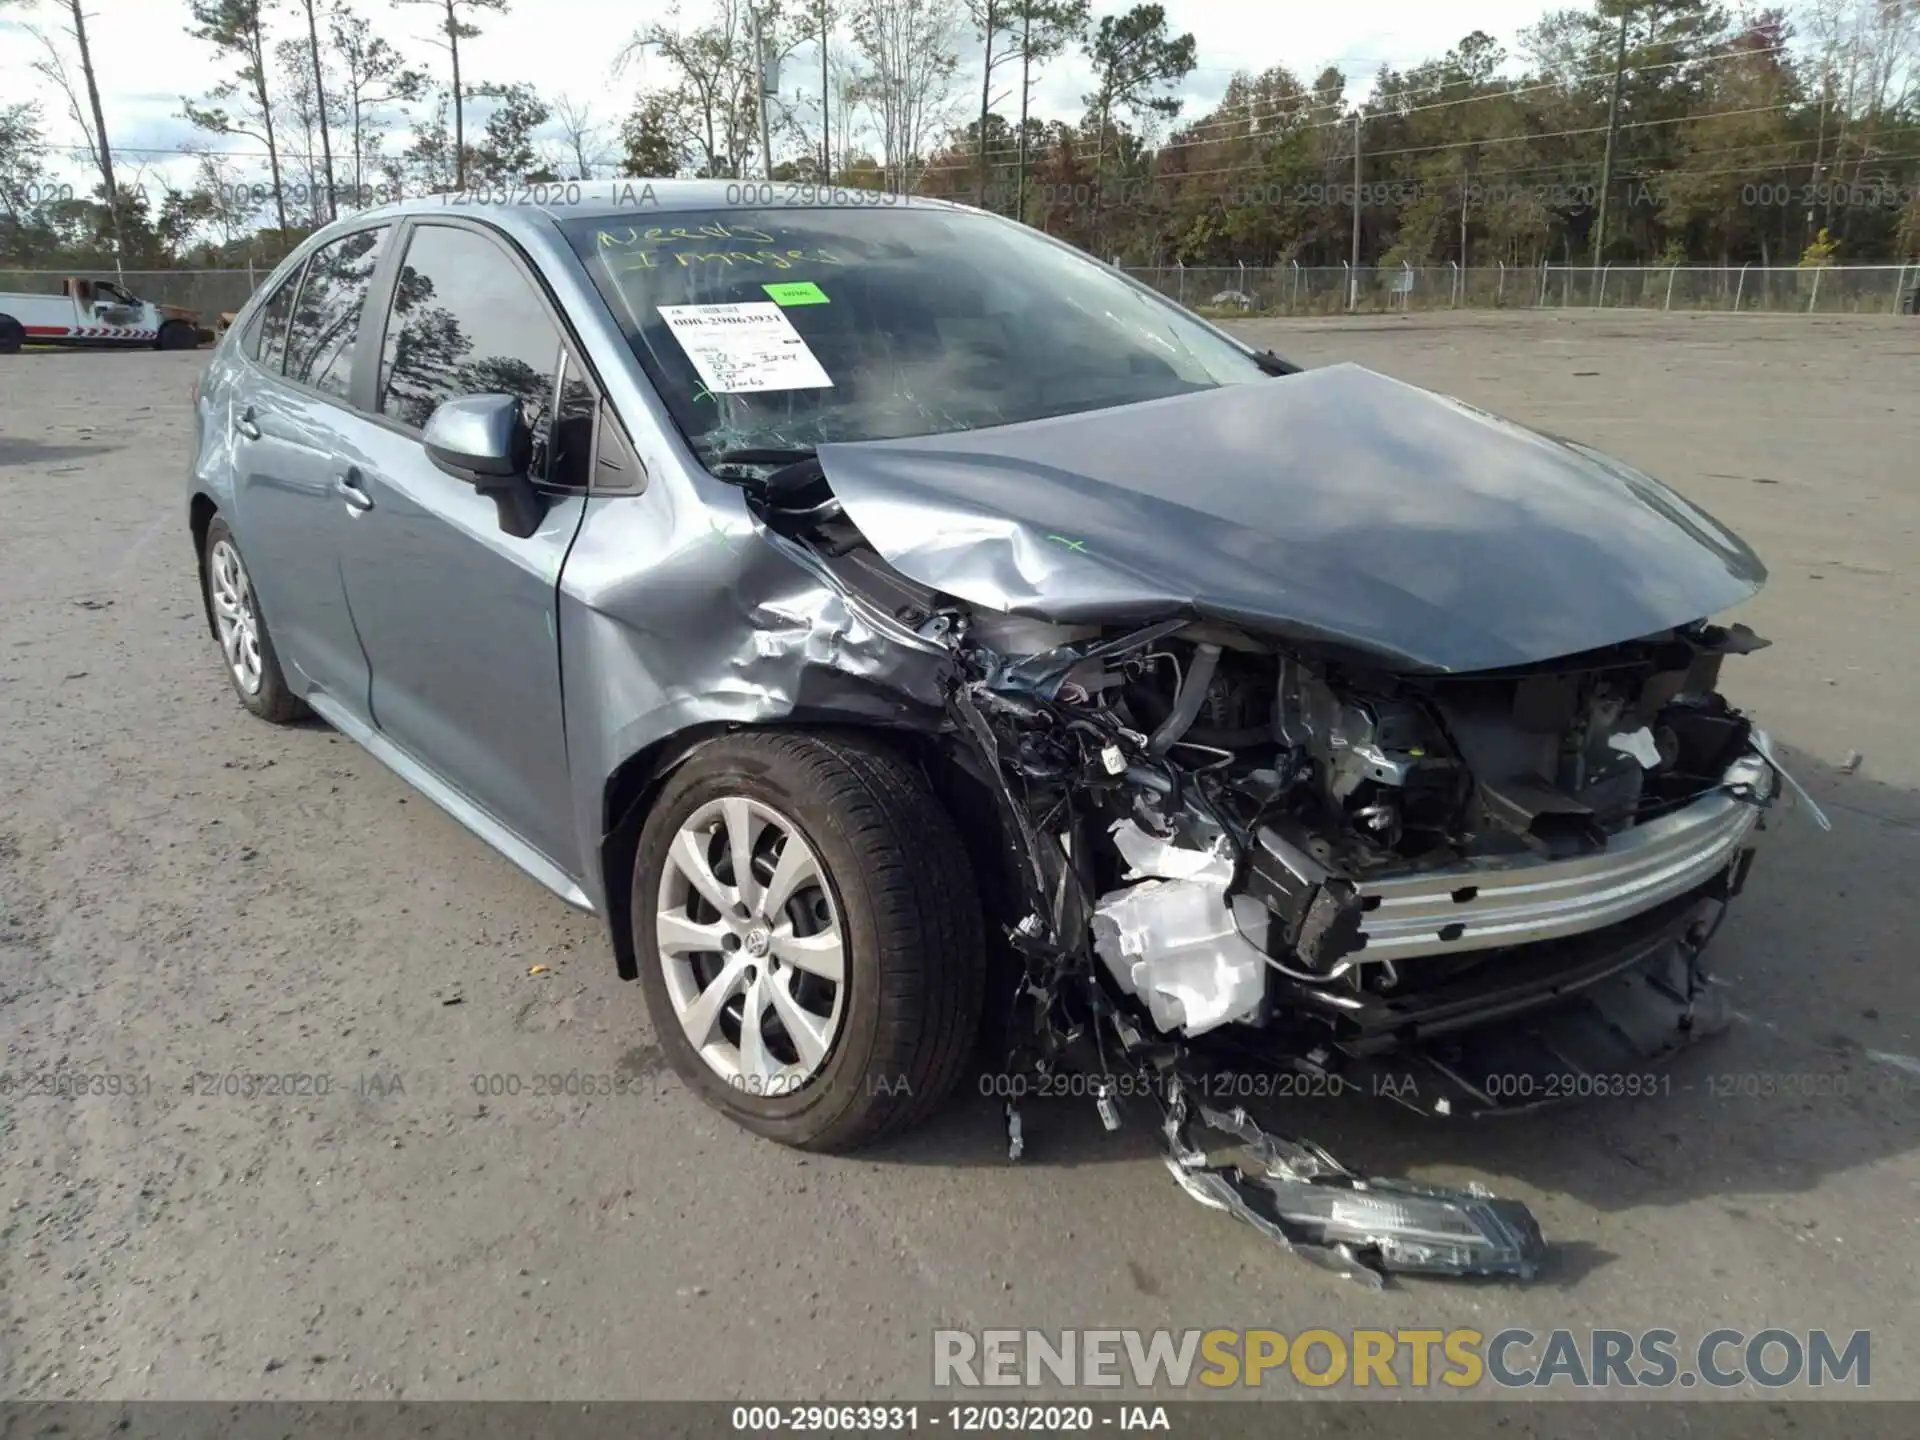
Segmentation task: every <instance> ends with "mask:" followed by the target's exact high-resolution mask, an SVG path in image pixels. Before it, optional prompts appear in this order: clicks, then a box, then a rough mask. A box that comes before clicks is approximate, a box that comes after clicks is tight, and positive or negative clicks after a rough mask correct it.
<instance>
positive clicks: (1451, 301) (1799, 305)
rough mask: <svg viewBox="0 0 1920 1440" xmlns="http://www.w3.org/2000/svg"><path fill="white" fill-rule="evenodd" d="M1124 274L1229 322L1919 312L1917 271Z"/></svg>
mask: <svg viewBox="0 0 1920 1440" xmlns="http://www.w3.org/2000/svg"><path fill="white" fill-rule="evenodd" d="M1127 273H1128V274H1129V275H1131V276H1133V277H1134V278H1135V279H1137V280H1140V281H1142V282H1144V283H1145V284H1148V285H1151V286H1152V287H1153V288H1154V289H1156V290H1158V291H1159V292H1160V293H1161V294H1163V295H1166V296H1169V297H1171V298H1172V299H1175V300H1178V301H1179V302H1180V303H1181V304H1183V305H1190V306H1195V307H1197V308H1200V309H1203V310H1208V311H1213V312H1224V313H1228V314H1232V313H1234V312H1247V313H1255V314H1265V315H1340V314H1345V313H1347V312H1348V311H1358V312H1362V313H1371V314H1384V313H1387V312H1390V311H1399V310H1408V311H1412V310H1428V311H1430V310H1498V309H1543V308H1544V309H1616V310H1723V311H1727V312H1730V313H1731V312H1735V311H1739V312H1743V313H1744V312H1749V311H1752V312H1769V313H1775V314H1781V313H1788V314H1790V313H1795V312H1799V313H1804V314H1810V315H1894V314H1900V313H1902V312H1905V313H1909V314H1911V313H1914V311H1915V307H1916V305H1917V304H1920V264H1913V265H1823V266H1811V265H1809V266H1798V265H1637V266H1627V265H1541V266H1527V267H1523V266H1517V265H1498V266H1493V267H1486V266H1472V267H1467V268H1462V267H1461V266H1458V265H1451V264H1449V265H1367V266H1362V267H1360V268H1359V269H1358V270H1355V269H1352V268H1350V267H1348V266H1345V265H1340V266H1328V265H1318V266H1316V265H1278V266H1251V265H1238V266H1192V265H1187V266H1182V265H1166V266H1150V267H1128V269H1127Z"/></svg>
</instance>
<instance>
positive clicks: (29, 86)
mask: <svg viewBox="0 0 1920 1440" xmlns="http://www.w3.org/2000/svg"><path fill="white" fill-rule="evenodd" d="M348 3H349V4H350V5H351V6H352V7H353V8H355V9H357V10H359V12H360V13H361V14H363V15H365V16H366V17H367V18H369V19H370V20H372V21H373V22H374V25H375V27H376V30H377V32H378V33H379V34H382V35H384V36H385V37H386V38H387V39H388V40H389V41H390V42H392V43H394V44H396V45H398V46H399V47H400V49H401V50H402V52H403V53H404V54H406V55H407V57H408V58H409V59H410V60H412V61H413V62H414V63H416V64H420V65H423V66H426V67H428V68H430V69H432V70H433V71H434V72H435V76H436V79H438V78H440V76H439V74H438V72H439V71H441V70H444V69H445V67H446V52H445V50H444V49H441V48H436V47H435V46H434V45H433V44H432V43H430V42H429V41H428V40H427V38H426V37H427V36H428V35H430V34H431V32H432V17H433V15H434V13H435V11H434V10H433V9H431V8H426V7H421V6H416V5H408V6H405V7H402V8H395V7H393V6H392V5H391V4H390V3H389V0H348ZM1589 3H1590V0H1564V3H1563V4H1550V3H1546V0H1472V3H1471V4H1466V5H1453V4H1433V3H1431V0H1371V3H1368V4H1364V5H1361V4H1355V5H1340V4H1325V3H1301V0H1293V3H1278V4H1276V3H1273V0H1164V4H1165V8H1166V10H1167V15H1168V19H1169V22H1170V27H1171V29H1172V30H1173V33H1175V34H1176V35H1177V34H1180V33H1183V32H1189V31H1190V32H1191V33H1192V34H1193V36H1194V39H1195V42H1196V45H1197V49H1198V55H1199V66H1198V68H1197V69H1196V70H1195V71H1194V72H1193V74H1192V75H1190V76H1189V77H1188V79H1187V82H1186V84H1185V85H1184V86H1183V87H1182V90H1181V94H1182V96H1183V98H1184V100H1185V104H1184V106H1183V108H1182V112H1181V113H1182V114H1183V115H1185V116H1197V115H1200V114H1203V113H1205V111H1206V110H1207V109H1208V108H1210V106H1211V105H1212V104H1213V103H1214V102H1215V101H1216V100H1217V99H1218V98H1219V96H1220V93H1221V92H1222V90H1224V88H1225V87H1226V84H1227V82H1228V80H1229V79H1231V78H1232V76H1233V74H1234V73H1235V72H1236V71H1237V70H1248V71H1254V72H1258V71H1260V70H1263V69H1266V68H1268V67H1270V66H1272V65H1275V64H1283V65H1285V66H1287V67H1288V68H1289V69H1291V70H1292V71H1293V72H1294V73H1295V74H1296V75H1297V76H1299V77H1300V78H1301V79H1302V80H1303V81H1309V82H1310V81H1311V80H1312V78H1313V77H1314V76H1315V75H1317V74H1318V73H1319V72H1320V71H1321V70H1322V69H1323V68H1325V67H1326V66H1327V65H1330V64H1337V65H1339V66H1340V67H1341V68H1342V69H1343V70H1344V71H1345V72H1346V73H1347V74H1348V76H1349V77H1352V78H1355V79H1361V78H1364V77H1366V76H1369V75H1371V74H1372V73H1373V72H1375V71H1376V70H1378V69H1379V67H1380V66H1381V65H1382V64H1389V65H1393V66H1396V67H1402V68H1404V67H1406V66H1410V65H1413V64H1417V63H1419V62H1420V61H1422V60H1427V59H1432V58H1435V57H1437V56H1439V55H1441V54H1444V53H1445V52H1446V51H1447V50H1448V49H1450V48H1451V47H1452V46H1453V45H1454V44H1455V42H1457V41H1458V40H1459V39H1460V38H1461V37H1462V36H1464V35H1466V34H1467V33H1469V32H1470V31H1472V30H1475V29H1480V30H1485V31H1487V32H1488V33H1489V34H1491V35H1493V36H1494V37H1495V38H1496V39H1498V40H1499V41H1501V42H1502V43H1503V44H1505V45H1507V46H1508V48H1509V49H1510V50H1511V49H1512V48H1514V37H1515V35H1516V34H1517V32H1518V31H1520V30H1521V29H1523V28H1525V27H1526V26H1529V25H1531V24H1533V23H1534V22H1535V21H1537V20H1538V19H1539V18H1540V16H1541V15H1542V14H1544V13H1545V12H1546V11H1548V10H1550V9H1560V8H1579V9H1585V8H1589ZM1130 4H1131V0H1094V6H1093V12H1094V14H1095V16H1096V17H1097V16H1099V15H1103V14H1117V13H1119V12H1120V11H1122V10H1124V9H1127V8H1129V5H1130ZM703 9H704V0H684V4H683V5H682V6H681V11H682V14H683V16H685V17H686V18H687V19H688V20H689V21H691V20H692V19H693V18H695V17H697V16H698V15H699V14H700V13H701V12H702V10H703ZM65 11H66V0H27V5H26V8H25V9H24V10H22V9H20V8H17V0H16V5H15V6H14V7H9V8H8V9H7V10H6V12H5V14H6V17H7V18H5V19H0V103H5V102H11V101H15V100H18V99H20V98H22V97H31V98H37V99H39V100H40V101H41V107H42V120H43V128H44V131H45V133H46V136H47V139H48V141H49V142H50V143H52V144H57V145H62V146H70V147H77V146H79V144H80V141H81V135H80V132H79V130H78V129H77V127H76V126H75V125H74V124H73V123H72V121H71V120H70V119H69V118H68V115H67V110H66V103H65V100H64V97H62V96H60V95H59V94H58V92H57V91H56V90H55V89H54V88H53V87H52V86H51V85H49V84H48V83H47V82H46V81H45V80H43V79H41V77H39V76H38V75H36V74H35V73H34V72H33V70H32V68H31V65H32V62H33V60H34V59H35V57H36V56H38V55H40V54H42V53H43V52H42V51H41V48H40V45H39V42H38V41H36V40H35V39H34V37H33V36H32V35H31V34H29V33H28V32H27V31H26V30H25V29H24V28H23V27H22V22H23V21H25V22H26V23H31V24H36V25H38V26H39V27H41V28H42V29H44V30H46V31H47V32H48V33H49V34H54V35H55V36H56V38H57V39H58V40H59V41H60V42H61V43H62V44H64V45H66V46H67V48H68V50H69V52H70V51H71V44H70V42H68V41H67V40H66V37H65V36H64V34H63V33H61V22H62V19H63V17H64V15H65ZM275 12H276V21H275V25H276V29H275V31H274V36H273V38H279V37H281V36H285V35H292V34H295V33H297V30H296V21H295V18H294V17H295V15H296V14H297V13H298V12H297V7H295V6H293V5H291V4H288V3H285V0H282V3H280V4H279V5H277V6H276V7H275ZM669 13H670V9H669V6H667V5H664V4H649V5H631V6H629V5H615V4H611V3H607V0H512V8H511V9H510V10H509V11H508V12H507V13H506V14H504V15H497V14H488V13H486V12H481V13H480V14H479V15H478V16H477V17H476V19H477V21H478V23H479V24H480V25H481V27H482V32H483V33H482V34H481V36H480V37H479V38H478V39H476V40H470V41H467V42H465V43H463V44H462V46H461V69H462V72H463V78H465V79H466V80H468V81H469V82H481V81H495V82H502V83H509V82H514V81H525V82H527V83H530V84H532V85H533V86H534V87H535V88H536V89H537V90H538V91H539V92H540V93H541V94H542V95H543V96H545V97H548V98H549V99H551V98H552V97H554V96H556V95H562V94H565V95H570V96H571V97H572V98H573V99H574V100H576V101H578V102H583V103H586V104H588V105H590V106H591V110H592V114H593V117H594V119H595V120H596V121H600V122H604V123H605V134H606V139H605V141H604V144H603V146H602V148H603V150H604V151H605V152H606V153H609V154H611V153H613V152H615V151H616V150H617V148H618V146H617V141H615V140H614V139H613V134H614V131H615V129H616V128H617V123H618V119H619V117H620V116H621V115H622V114H623V113H625V111H626V110H627V109H628V108H629V106H630V104H631V101H632V97H633V93H634V91H635V90H636V88H637V87H638V85H639V84H640V83H641V82H642V81H659V80H663V79H664V78H665V75H666V72H665V71H664V70H663V69H661V68H660V66H661V62H659V61H658V60H653V61H650V62H648V65H649V66H650V67H651V69H648V68H641V67H629V68H628V70H627V71H626V72H625V73H624V74H623V75H621V76H618V77H616V76H615V74H614V73H613V68H612V60H613V55H614V52H615V51H616V50H618V49H619V48H620V43H621V41H623V40H624V39H625V38H626V36H627V35H628V34H629V33H630V32H631V31H632V30H633V29H636V28H638V27H639V26H641V25H642V24H645V23H647V22H649V21H650V20H652V19H653V18H655V17H660V18H663V19H664V18H666V16H667V15H668V14H669ZM87 14H88V17H89V19H88V27H87V30H88V40H89V42H90V44H91V47H92V50H93V56H94V64H95V68H96V70H97V72H98V74H99V77H100V82H101V88H102V96H101V99H102V103H103V107H104V109H105V111H106V116H107V129H108V134H109V135H110V137H111V139H112V141H113V144H114V150H115V170H116V172H117V178H120V180H121V182H122V183H123V184H125V183H130V182H131V181H134V180H139V179H144V180H145V181H146V183H147V184H148V185H149V186H155V185H157V184H159V183H172V184H185V183H186V182H187V180H188V178H189V174H190V167H191V162H190V161H185V160H182V159H180V158H179V157H178V156H177V155H168V154H162V153H152V154H149V153H142V152H143V151H147V150H154V151H166V150H169V149H176V148H177V147H180V146H182V145H186V144H200V145H203V146H204V145H211V146H213V147H215V148H220V149H231V150H248V151H251V150H255V149H257V148H258V147H257V145H256V143H255V142H252V141H248V140H245V139H238V138H212V139H210V138H209V137H207V136H206V135H205V134H204V132H200V131H197V130H195V129H194V128H193V127H192V126H190V125H189V124H188V123H187V122H186V121H185V120H184V119H182V118H180V112H181V109H182V96H183V95H184V96H188V97H193V98H198V97H199V96H200V95H201V94H202V93H203V92H204V91H205V90H206V89H207V88H209V87H210V86H212V85H213V84H215V83H217V82H218V80H219V79H221V78H222V76H223V73H224V67H221V68H216V65H215V62H214V57H213V54H212V50H211V47H209V46H208V45H207V44H205V43H204V42H203V41H199V40H195V39H194V38H193V37H192V35H191V34H189V33H188V30H189V27H190V26H191V24H192V20H191V17H190V15H189V13H188V6H187V0H88V6H87ZM301 28H304V27H301ZM585 36H592V37H594V38H593V39H592V41H591V42H586V43H583V40H582V37H585ZM809 53H810V52H809V51H807V50H802V51H799V52H797V53H796V55H795V56H794V59H793V60H792V61H791V62H790V64H791V69H790V71H789V73H788V75H787V76H786V78H785V88H787V89H788V90H791V89H792V88H793V87H794V85H795V84H796V83H799V82H800V80H801V77H802V76H804V75H806V74H808V73H810V72H809V70H808V55H809ZM977 53H978V52H977V50H976V51H975V55H976V57H977ZM815 63H816V64H817V62H815ZM963 63H964V57H963ZM975 64H976V66H977V58H976V60H975ZM1002 73H1003V74H1004V73H1005V72H1002ZM977 74H978V71H977V69H976V70H975V75H976V79H975V81H974V87H973V88H974V93H975V94H977V85H978V80H977ZM75 79H76V83H78V70H77V66H76V67H75ZM996 79H997V77H996ZM968 88H969V87H967V86H966V85H965V84H964V83H963V84H962V86H961V87H960V90H961V94H962V95H963V96H964V95H965V93H966V91H967V89H968ZM1089 88H1091V72H1090V71H1089V69H1088V67H1087V65H1086V62H1085V60H1084V58H1082V57H1080V56H1079V55H1078V54H1074V55H1069V56H1065V57H1062V58H1061V59H1060V60H1058V61H1056V62H1054V63H1053V64H1052V65H1051V66H1049V67H1048V69H1047V71H1046V73H1045V74H1044V76H1043V77H1042V79H1041V81H1040V83H1039V84H1038V85H1037V86H1036V90H1035V105H1034V108H1035V110H1036V112H1037V113H1038V114H1040V115H1041V116H1042V117H1043V118H1056V117H1059V118H1066V117H1071V116H1077V115H1078V114H1079V113H1080V112H1081V110H1082V106H1081V103H1080V97H1081V95H1082V94H1083V93H1084V92H1085V91H1087V90H1088V89H1089ZM974 103H975V104H976V106H977V102H974ZM966 105H967V101H966V100H965V99H962V100H961V101H960V108H961V109H962V110H963V111H964V109H965V108H966ZM1000 108H1001V110H1002V113H1011V111H1012V110H1013V109H1015V108H1017V107H1015V106H1002V107H1000ZM552 128H553V127H551V126H549V130H552ZM555 138H557V132H556V135H555ZM389 148H392V149H397V148H399V147H398V145H397V144H395V143H394V142H393V141H389ZM83 157H84V151H76V152H75V153H74V154H71V155H64V156H60V157H56V158H57V159H58V160H59V161H60V163H59V165H58V167H57V174H58V175H59V178H61V179H63V180H69V181H75V182H79V181H83V180H88V179H89V178H90V177H88V176H87V175H86V173H85V170H84V168H83V166H84V158H83ZM238 163H239V164H240V165H242V166H243V167H251V165H253V164H254V163H256V162H254V161H253V160H251V159H242V160H241V161H239V162H238ZM258 163H260V164H261V166H262V168H263V169H264V161H260V162H258ZM142 171H144V174H142V173H141V172H142Z"/></svg>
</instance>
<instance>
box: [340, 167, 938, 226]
mask: <svg viewBox="0 0 1920 1440" xmlns="http://www.w3.org/2000/svg"><path fill="white" fill-rule="evenodd" d="M907 206H926V207H929V208H934V209H940V210H960V209H965V208H967V207H965V206H959V205H954V204H952V203H951V202H949V201H945V200H934V199H929V198H927V197H924V196H919V195H893V194H889V193H887V192H884V191H879V190H863V189H860V188H857V187H854V186H848V185H816V184H812V183H809V182H802V181H786V180H775V181H765V180H650V179H645V178H642V177H637V176H636V177H631V178H625V179H617V180H554V181H547V182H536V183H532V184H512V185H484V186H478V187H474V188H471V189H468V190H460V191H448V192H446V193H444V194H439V195H424V196H420V197H417V198H413V199H407V200H397V201H395V202H393V203H392V204H390V205H383V206H381V207H379V208H378V209H374V210H365V211H361V212H360V213H358V214H356V215H355V216H354V217H353V219H354V220H357V221H366V220H373V219H379V218H383V217H386V216H395V215H421V214H427V213H441V212H444V213H448V214H456V215H457V214H462V213H464V214H475V213H484V214H485V215H486V216H487V217H488V218H489V219H496V220H499V221H500V222H502V223H504V224H506V225H508V226H509V227H511V226H514V225H515V224H517V223H525V219H530V218H531V217H532V216H534V215H540V216H544V217H546V218H547V219H549V220H552V221H556V222H558V221H566V220H598V219H612V218H616V217H617V218H621V219H629V220H630V219H632V218H634V217H636V216H639V215H645V214H648V213H657V214H673V213H675V212H682V211H689V210H768V209H789V208H790V209H824V208H829V207H831V208H836V209H837V208H846V209H862V210H865V209H874V210H880V209H899V208H905V207H907ZM343 218H344V217H343Z"/></svg>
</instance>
